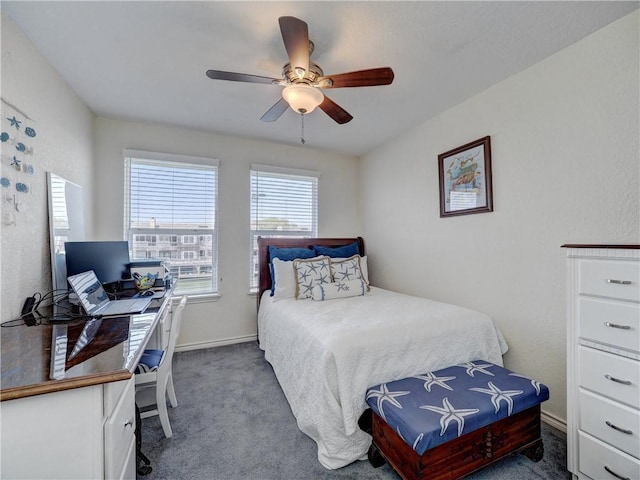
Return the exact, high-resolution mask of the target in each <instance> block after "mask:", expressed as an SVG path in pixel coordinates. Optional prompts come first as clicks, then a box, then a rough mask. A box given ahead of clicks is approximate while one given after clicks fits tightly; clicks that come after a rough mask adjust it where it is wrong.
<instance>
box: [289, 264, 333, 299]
mask: <svg viewBox="0 0 640 480" xmlns="http://www.w3.org/2000/svg"><path fill="white" fill-rule="evenodd" d="M293 269H294V270H295V273H296V299H301V298H311V297H312V292H313V287H315V286H316V285H320V284H324V283H331V268H330V266H329V257H317V258H311V259H308V260H299V259H298V260H294V261H293Z"/></svg>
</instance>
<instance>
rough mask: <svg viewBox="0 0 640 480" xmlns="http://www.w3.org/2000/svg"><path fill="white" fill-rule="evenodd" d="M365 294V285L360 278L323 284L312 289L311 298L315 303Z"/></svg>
mask: <svg viewBox="0 0 640 480" xmlns="http://www.w3.org/2000/svg"><path fill="white" fill-rule="evenodd" d="M366 293H367V284H366V283H364V280H362V279H361V278H359V279H357V280H348V281H346V282H341V281H338V282H334V283H323V284H319V285H316V286H315V287H313V290H312V296H311V298H313V299H314V300H316V301H324V300H333V299H334V298H347V297H357V296H361V295H364V294H366Z"/></svg>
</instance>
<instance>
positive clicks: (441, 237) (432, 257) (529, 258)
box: [360, 12, 640, 419]
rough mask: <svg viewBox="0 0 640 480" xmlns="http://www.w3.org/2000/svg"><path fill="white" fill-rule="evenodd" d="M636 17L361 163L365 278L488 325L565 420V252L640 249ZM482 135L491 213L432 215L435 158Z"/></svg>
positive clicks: (514, 364) (512, 362) (509, 358)
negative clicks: (619, 246)
mask: <svg viewBox="0 0 640 480" xmlns="http://www.w3.org/2000/svg"><path fill="white" fill-rule="evenodd" d="M638 38H639V32H638V13H637V12H636V13H634V14H632V15H630V16H627V17H625V18H623V19H621V20H619V21H617V22H615V23H613V24H611V25H609V26H608V27H606V28H604V29H602V30H600V31H598V32H596V33H594V34H593V35H591V36H589V37H587V38H586V39H584V40H582V41H580V42H579V43H576V44H574V45H572V46H570V47H569V48H567V49H565V50H563V51H561V52H559V53H558V54H556V55H554V56H552V57H550V58H548V59H546V60H544V61H542V62H540V63H539V64H537V65H534V66H533V67H531V68H529V69H528V70H526V71H524V72H522V73H520V74H518V75H515V76H513V77H511V78H509V79H507V80H505V81H504V82H502V83H500V84H498V85H496V86H494V87H492V88H490V89H488V90H486V91H485V92H483V93H481V94H479V95H477V96H475V97H473V98H471V99H469V100H468V101H466V102H464V103H462V104H460V105H458V106H456V107H455V108H453V109H451V110H449V111H447V112H445V113H444V114H442V115H440V116H439V117H437V118H435V119H433V120H432V121H429V122H427V123H424V124H422V125H419V126H417V127H416V128H415V129H414V130H412V131H410V132H408V133H407V134H406V135H404V136H403V137H402V138H398V139H396V140H395V141H394V142H392V143H390V144H388V145H386V146H385V147H384V148H380V149H378V150H377V151H375V152H373V153H372V154H370V155H368V156H367V157H365V158H364V159H362V160H361V165H360V174H361V175H360V178H361V183H360V185H361V195H360V207H361V209H360V215H361V221H362V224H363V227H364V228H363V232H364V234H365V238H366V240H367V246H368V252H369V255H370V256H369V258H370V272H371V278H372V280H373V283H375V284H378V285H381V286H384V287H387V288H390V289H394V290H401V291H405V292H409V293H414V294H417V295H421V296H426V297H430V298H433V299H436V300H441V301H445V302H450V303H457V304H460V305H464V306H467V307H470V308H474V309H477V310H480V311H483V312H485V313H488V314H490V315H491V316H493V318H494V319H495V321H496V322H497V323H498V325H499V326H500V328H501V329H502V330H503V332H504V334H505V336H506V338H507V340H508V342H509V345H510V351H509V352H508V353H507V355H506V356H505V362H506V364H507V366H508V367H509V368H512V369H515V370H519V371H521V372H523V373H525V374H529V375H532V376H534V377H535V378H537V379H538V380H540V381H542V382H544V383H546V384H547V385H548V386H549V387H550V389H551V399H550V401H549V402H547V403H546V404H545V405H544V406H543V409H544V410H545V411H546V412H548V413H550V414H552V415H555V416H556V417H558V418H560V419H564V418H566V410H565V403H566V389H565V358H566V348H565V338H566V334H565V296H566V273H565V269H566V261H565V252H564V251H563V249H562V248H560V245H562V244H563V243H580V242H583V243H587V242H592V243H605V242H623V243H630V242H635V243H638V242H639V241H640V231H639V225H640V198H639V192H640V185H639V173H640V172H639V161H638V159H639V148H638V131H639V125H638V118H639V95H638V90H639V87H638V86H639V85H640V79H639V78H638V71H639V65H638V57H639V56H638V52H639V46H638ZM485 135H491V143H492V155H493V162H492V163H493V188H494V203H495V210H494V212H492V213H483V214H477V215H469V216H460V217H450V218H440V217H439V192H438V163H437V158H438V154H440V153H443V152H446V151H448V150H450V149H452V148H455V147H458V146H460V145H463V144H465V143H467V142H470V141H473V140H476V139H478V138H481V137H484V136H485Z"/></svg>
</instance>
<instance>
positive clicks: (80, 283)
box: [67, 270, 153, 317]
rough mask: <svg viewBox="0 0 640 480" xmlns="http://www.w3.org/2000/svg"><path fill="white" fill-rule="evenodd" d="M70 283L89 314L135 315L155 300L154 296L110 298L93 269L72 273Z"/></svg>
mask: <svg viewBox="0 0 640 480" xmlns="http://www.w3.org/2000/svg"><path fill="white" fill-rule="evenodd" d="M67 280H68V281H69V285H71V288H73V291H74V292H75V293H76V295H78V298H79V299H80V303H81V304H82V307H83V308H84V310H85V312H87V315H91V316H92V317H96V316H98V315H102V316H105V315H133V314H134V313H142V312H144V311H145V310H146V308H147V307H148V306H149V304H150V303H151V300H153V298H152V297H139V298H131V299H126V300H109V297H108V295H107V292H105V291H104V288H102V284H101V283H100V280H98V277H96V274H95V273H94V271H93V270H89V271H87V272H82V273H79V274H77V275H72V276H70V277H68V278H67Z"/></svg>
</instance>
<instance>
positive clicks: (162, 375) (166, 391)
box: [136, 295, 187, 438]
mask: <svg viewBox="0 0 640 480" xmlns="http://www.w3.org/2000/svg"><path fill="white" fill-rule="evenodd" d="M186 303H187V296H186V295H185V296H183V297H182V298H181V299H180V303H178V306H177V307H176V308H175V310H174V311H173V314H172V317H171V330H170V333H169V343H168V345H167V348H166V350H145V351H144V353H143V354H142V358H141V359H140V363H139V364H138V367H137V368H136V397H138V396H139V395H140V394H142V392H143V391H144V390H147V389H149V388H152V387H155V397H156V398H155V408H154V409H152V410H143V411H141V412H140V416H141V417H142V418H148V417H151V416H153V415H158V416H159V417H160V424H161V425H162V430H164V435H165V437H167V438H170V437H171V436H172V435H173V433H172V431H171V425H170V424H169V414H168V413H167V399H166V397H167V396H168V397H169V401H170V402H171V406H172V407H173V408H175V407H177V406H178V400H177V399H176V391H175V388H174V387H173V371H172V368H171V363H172V359H173V351H174V350H175V347H176V341H177V340H178V334H179V333H180V321H181V318H182V311H183V310H184V306H185V304H186Z"/></svg>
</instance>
